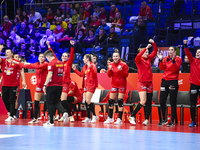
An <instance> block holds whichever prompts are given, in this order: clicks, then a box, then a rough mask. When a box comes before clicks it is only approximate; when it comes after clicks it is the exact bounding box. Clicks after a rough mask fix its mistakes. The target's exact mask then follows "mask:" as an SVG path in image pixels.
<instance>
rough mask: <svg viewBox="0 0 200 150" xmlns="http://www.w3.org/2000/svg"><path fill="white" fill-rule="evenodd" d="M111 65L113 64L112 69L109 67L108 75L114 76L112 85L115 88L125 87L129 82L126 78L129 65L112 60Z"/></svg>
mask: <svg viewBox="0 0 200 150" xmlns="http://www.w3.org/2000/svg"><path fill="white" fill-rule="evenodd" d="M109 65H111V66H112V70H109V69H108V72H107V74H108V77H112V82H111V84H112V87H114V88H122V87H125V86H126V84H127V81H126V78H127V77H128V71H129V69H128V65H127V64H126V63H125V62H123V61H121V60H120V61H119V62H118V63H117V64H115V63H114V62H111V63H110V64H109ZM119 65H120V66H121V68H122V70H119V69H118V67H119Z"/></svg>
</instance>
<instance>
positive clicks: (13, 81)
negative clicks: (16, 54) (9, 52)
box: [0, 58, 22, 87]
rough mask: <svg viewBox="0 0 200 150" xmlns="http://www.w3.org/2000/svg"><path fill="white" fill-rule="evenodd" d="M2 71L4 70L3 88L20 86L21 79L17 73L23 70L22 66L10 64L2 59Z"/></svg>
mask: <svg viewBox="0 0 200 150" xmlns="http://www.w3.org/2000/svg"><path fill="white" fill-rule="evenodd" d="M1 60H2V61H1V63H0V65H1V69H2V76H3V81H2V86H9V87H15V86H18V85H19V78H18V77H17V72H18V71H19V70H21V69H22V68H21V67H20V65H17V64H14V63H12V61H11V62H10V63H9V62H8V61H7V60H6V59H4V58H1Z"/></svg>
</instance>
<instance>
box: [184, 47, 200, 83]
mask: <svg viewBox="0 0 200 150" xmlns="http://www.w3.org/2000/svg"><path fill="white" fill-rule="evenodd" d="M185 54H186V55H187V57H188V60H189V62H190V78H189V82H190V83H192V84H195V85H198V86H200V59H197V58H194V57H193V56H192V53H191V52H190V50H189V48H185Z"/></svg>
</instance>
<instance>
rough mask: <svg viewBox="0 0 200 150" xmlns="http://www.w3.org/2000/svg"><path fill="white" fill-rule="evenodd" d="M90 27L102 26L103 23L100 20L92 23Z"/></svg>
mask: <svg viewBox="0 0 200 150" xmlns="http://www.w3.org/2000/svg"><path fill="white" fill-rule="evenodd" d="M90 25H91V26H100V25H101V22H100V21H99V20H97V21H96V22H91V23H90Z"/></svg>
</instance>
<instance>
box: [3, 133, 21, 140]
mask: <svg viewBox="0 0 200 150" xmlns="http://www.w3.org/2000/svg"><path fill="white" fill-rule="evenodd" d="M16 136H23V134H0V139H2V138H10V137H16Z"/></svg>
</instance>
